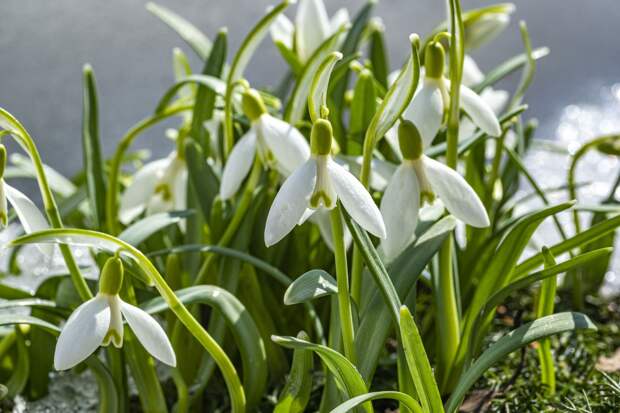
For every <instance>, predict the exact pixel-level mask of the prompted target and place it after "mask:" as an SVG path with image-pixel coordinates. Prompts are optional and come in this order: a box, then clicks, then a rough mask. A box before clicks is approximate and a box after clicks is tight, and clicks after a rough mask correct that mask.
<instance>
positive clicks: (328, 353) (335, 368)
mask: <svg viewBox="0 0 620 413" xmlns="http://www.w3.org/2000/svg"><path fill="white" fill-rule="evenodd" d="M271 339H272V340H273V341H274V342H276V343H278V344H280V345H281V346H284V347H286V348H290V349H294V350H295V349H304V350H310V351H312V352H314V353H316V354H317V355H318V356H319V357H320V358H321V360H322V361H323V363H324V364H325V366H326V367H327V368H328V369H329V371H330V372H331V374H333V375H334V377H335V379H336V382H337V383H338V387H339V388H340V390H341V391H342V392H343V393H344V395H345V396H346V397H355V396H359V395H361V394H364V393H366V392H367V391H368V389H367V387H366V383H365V382H364V379H363V378H362V376H360V374H359V372H358V371H357V369H356V368H355V366H354V365H353V364H351V362H350V361H349V360H347V358H346V357H345V356H343V355H342V354H340V353H339V352H337V351H336V350H334V349H332V348H329V347H327V346H323V345H320V344H314V343H310V342H308V341H306V340H302V339H299V338H295V337H283V336H272V337H271ZM362 407H363V410H364V411H365V412H367V413H372V411H373V410H372V405H371V404H370V403H364V404H363V405H362Z"/></svg>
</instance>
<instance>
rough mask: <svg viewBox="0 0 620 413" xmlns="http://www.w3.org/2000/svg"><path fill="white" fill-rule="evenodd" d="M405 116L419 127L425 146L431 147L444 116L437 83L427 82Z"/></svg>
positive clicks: (414, 98) (416, 95)
mask: <svg viewBox="0 0 620 413" xmlns="http://www.w3.org/2000/svg"><path fill="white" fill-rule="evenodd" d="M403 116H404V118H405V119H408V120H409V121H411V122H413V124H414V125H415V126H416V127H417V128H418V131H419V132H420V136H421V137H422V144H423V145H424V147H425V148H427V147H429V146H430V144H431V143H432V142H433V139H435V136H436V135H437V132H438V131H439V127H440V126H441V120H442V118H443V99H442V97H441V90H440V89H439V86H438V85H437V83H436V82H434V81H433V82H425V83H424V86H422V89H420V91H419V92H417V93H416V94H415V96H414V97H413V100H412V101H411V103H410V104H409V107H408V108H407V110H406V111H405V113H404V115H403Z"/></svg>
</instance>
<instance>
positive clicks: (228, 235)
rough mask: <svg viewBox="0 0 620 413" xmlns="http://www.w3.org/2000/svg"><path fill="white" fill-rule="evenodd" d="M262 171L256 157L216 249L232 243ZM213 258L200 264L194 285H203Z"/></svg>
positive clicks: (210, 256) (210, 257)
mask: <svg viewBox="0 0 620 413" xmlns="http://www.w3.org/2000/svg"><path fill="white" fill-rule="evenodd" d="M262 169H263V168H262V163H261V161H260V159H259V157H258V156H256V157H255V159H254V165H253V166H252V171H251V172H250V177H249V178H248V181H247V183H246V185H245V189H244V191H243V194H242V195H241V199H240V200H239V204H238V205H237V209H236V210H235V215H233V217H232V220H231V221H230V224H228V227H227V228H226V231H224V234H223V235H222V237H221V238H220V240H219V241H218V243H217V246H218V247H225V246H227V245H228V244H229V243H230V241H232V238H233V237H234V236H235V234H236V232H237V229H239V225H241V222H242V221H243V219H244V218H245V215H246V212H247V211H248V208H249V207H250V205H251V203H252V196H253V195H254V189H255V188H256V186H257V185H258V182H259V180H260V176H261V172H262ZM215 257H216V255H215V254H210V255H209V256H207V258H206V259H205V261H204V263H203V264H202V267H201V268H200V271H199V272H198V276H197V277H196V280H195V281H194V285H200V284H204V282H205V281H206V279H207V276H208V275H209V269H210V268H211V264H212V263H213V261H214V259H215Z"/></svg>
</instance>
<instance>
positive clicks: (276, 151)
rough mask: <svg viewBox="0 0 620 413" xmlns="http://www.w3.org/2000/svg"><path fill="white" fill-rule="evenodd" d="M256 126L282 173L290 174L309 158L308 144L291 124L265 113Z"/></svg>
mask: <svg viewBox="0 0 620 413" xmlns="http://www.w3.org/2000/svg"><path fill="white" fill-rule="evenodd" d="M256 126H257V128H258V129H259V133H261V136H262V138H263V139H264V141H265V143H266V144H267V146H268V147H269V150H270V151H271V153H272V154H273V156H274V157H275V159H276V161H277V162H278V165H279V166H280V167H281V168H282V172H283V173H284V175H286V176H288V175H290V174H291V173H293V171H294V170H296V169H297V168H299V167H300V166H301V165H302V164H303V163H304V162H305V161H307V160H308V158H310V145H308V142H307V141H306V138H304V136H303V135H302V134H301V132H299V131H298V130H297V128H295V127H294V126H292V125H291V124H289V123H287V122H285V121H283V120H281V119H278V118H274V117H273V116H271V115H269V114H267V113H266V114H264V115H262V116H261V117H260V118H259V119H258V120H257V125H256Z"/></svg>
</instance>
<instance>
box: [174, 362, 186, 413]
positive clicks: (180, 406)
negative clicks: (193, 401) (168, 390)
mask: <svg viewBox="0 0 620 413" xmlns="http://www.w3.org/2000/svg"><path fill="white" fill-rule="evenodd" d="M172 380H173V381H174V385H175V386H176V388H177V402H176V404H175V405H174V409H173V411H174V413H187V412H188V411H189V390H188V388H187V384H186V383H185V380H183V375H182V374H181V372H180V371H179V369H174V370H172Z"/></svg>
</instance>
